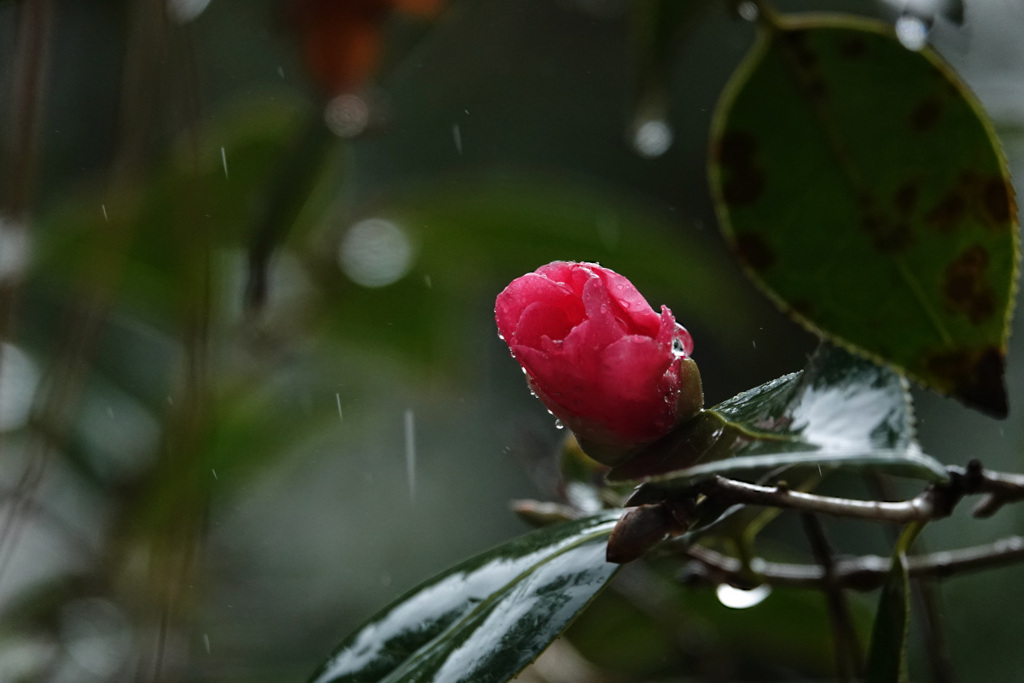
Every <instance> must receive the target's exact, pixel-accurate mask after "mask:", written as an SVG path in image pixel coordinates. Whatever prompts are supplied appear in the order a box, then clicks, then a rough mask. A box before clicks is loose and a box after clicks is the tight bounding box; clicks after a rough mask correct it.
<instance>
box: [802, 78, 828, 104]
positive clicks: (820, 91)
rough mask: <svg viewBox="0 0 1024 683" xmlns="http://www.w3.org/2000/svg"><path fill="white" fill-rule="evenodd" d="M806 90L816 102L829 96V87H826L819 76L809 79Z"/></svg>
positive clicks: (805, 86)
mask: <svg viewBox="0 0 1024 683" xmlns="http://www.w3.org/2000/svg"><path fill="white" fill-rule="evenodd" d="M804 89H805V90H806V91H807V94H808V95H809V96H810V97H812V98H814V99H816V100H820V99H824V98H825V97H826V96H827V95H828V86H826V85H825V81H823V80H821V78H820V77H819V76H812V77H810V78H808V79H807V82H806V84H805V85H804Z"/></svg>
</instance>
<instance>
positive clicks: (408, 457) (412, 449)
mask: <svg viewBox="0 0 1024 683" xmlns="http://www.w3.org/2000/svg"><path fill="white" fill-rule="evenodd" d="M415 419H416V418H415V417H414V416H413V413H412V410H411V409H407V410H406V411H405V476H406V478H407V479H408V480H409V500H411V501H412V502H414V503H415V502H416V422H415Z"/></svg>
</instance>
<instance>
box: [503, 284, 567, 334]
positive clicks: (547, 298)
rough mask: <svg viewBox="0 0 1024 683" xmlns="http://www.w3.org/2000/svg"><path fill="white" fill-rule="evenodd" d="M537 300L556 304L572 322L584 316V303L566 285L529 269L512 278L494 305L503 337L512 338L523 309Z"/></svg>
mask: <svg viewBox="0 0 1024 683" xmlns="http://www.w3.org/2000/svg"><path fill="white" fill-rule="evenodd" d="M538 301H543V302H546V303H548V304H551V305H554V306H558V307H559V308H561V309H562V310H563V311H564V312H565V314H566V316H567V317H568V318H569V320H571V321H573V322H574V323H575V322H579V321H581V320H582V319H583V304H582V302H580V301H579V299H578V298H577V297H576V296H574V295H573V293H572V290H571V289H570V288H569V287H567V286H566V285H564V284H562V283H559V282H555V281H553V280H550V279H548V278H546V277H544V276H542V275H538V274H537V273H529V274H527V275H524V276H523V277H520V278H516V279H515V280H513V281H512V283H511V284H509V286H508V287H506V288H505V289H504V290H503V291H502V292H501V294H499V295H498V298H497V300H496V301H495V305H494V318H495V320H496V321H497V323H498V334H500V335H501V337H502V338H503V339H505V340H508V341H511V339H512V335H513V334H515V331H516V327H517V326H518V325H519V320H520V319H521V318H522V316H523V311H525V310H526V307H527V306H529V305H530V304H532V303H535V302H538Z"/></svg>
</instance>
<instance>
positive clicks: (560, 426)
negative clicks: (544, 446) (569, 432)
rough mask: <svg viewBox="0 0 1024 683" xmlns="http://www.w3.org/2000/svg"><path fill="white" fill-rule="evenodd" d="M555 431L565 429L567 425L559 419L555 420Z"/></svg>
mask: <svg viewBox="0 0 1024 683" xmlns="http://www.w3.org/2000/svg"><path fill="white" fill-rule="evenodd" d="M555 429H565V424H563V423H562V421H561V420H559V419H558V418H555Z"/></svg>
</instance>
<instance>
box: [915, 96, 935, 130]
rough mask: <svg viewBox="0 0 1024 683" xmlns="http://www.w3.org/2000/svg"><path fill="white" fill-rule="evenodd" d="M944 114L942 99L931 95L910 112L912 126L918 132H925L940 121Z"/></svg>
mask: <svg viewBox="0 0 1024 683" xmlns="http://www.w3.org/2000/svg"><path fill="white" fill-rule="evenodd" d="M941 114H942V101H941V100H940V99H939V98H938V97H929V98H927V99H925V101H924V102H922V103H921V104H919V105H917V106H916V107H914V111H913V112H911V114H910V127H911V128H913V129H914V131H915V132H917V133H924V132H925V131H927V130H929V129H930V128H932V127H933V126H934V125H935V124H936V123H938V122H939V116H940V115H941Z"/></svg>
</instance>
